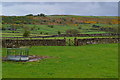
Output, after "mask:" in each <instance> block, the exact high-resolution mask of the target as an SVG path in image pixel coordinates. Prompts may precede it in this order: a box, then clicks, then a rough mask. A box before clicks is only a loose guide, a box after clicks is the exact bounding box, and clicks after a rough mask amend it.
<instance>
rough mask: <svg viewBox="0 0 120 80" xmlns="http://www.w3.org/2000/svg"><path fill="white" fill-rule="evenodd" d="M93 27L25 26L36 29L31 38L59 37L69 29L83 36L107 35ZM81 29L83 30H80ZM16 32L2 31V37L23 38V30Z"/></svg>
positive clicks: (32, 31)
mask: <svg viewBox="0 0 120 80" xmlns="http://www.w3.org/2000/svg"><path fill="white" fill-rule="evenodd" d="M92 25H93V24H79V26H70V25H54V26H53V28H51V27H48V25H33V24H30V25H28V24H26V25H25V26H28V27H29V28H33V27H34V30H30V36H40V35H57V34H58V31H60V32H61V34H65V32H66V30H68V29H76V30H78V31H79V32H80V33H82V34H97V33H107V32H105V31H99V30H92V29H93V28H92ZM97 25H98V24H97ZM100 25H102V24H100ZM102 26H108V25H105V24H104V25H102ZM110 26H111V25H110ZM3 27H5V28H7V27H10V25H9V24H3ZM79 27H80V28H81V29H79ZM113 27H114V26H113ZM14 32H16V33H13V31H11V30H3V31H2V36H3V37H22V36H23V33H24V31H23V29H22V28H18V29H17V30H16V31H14Z"/></svg>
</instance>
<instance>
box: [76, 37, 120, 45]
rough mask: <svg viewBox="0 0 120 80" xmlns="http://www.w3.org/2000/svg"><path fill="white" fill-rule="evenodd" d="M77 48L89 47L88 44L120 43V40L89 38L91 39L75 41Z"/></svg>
mask: <svg viewBox="0 0 120 80" xmlns="http://www.w3.org/2000/svg"><path fill="white" fill-rule="evenodd" d="M74 41H75V46H81V45H87V44H108V43H119V42H120V38H89V39H75V40H74Z"/></svg>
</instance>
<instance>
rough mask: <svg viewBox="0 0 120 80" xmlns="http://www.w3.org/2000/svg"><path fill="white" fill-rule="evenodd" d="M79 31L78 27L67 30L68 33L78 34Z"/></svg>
mask: <svg viewBox="0 0 120 80" xmlns="http://www.w3.org/2000/svg"><path fill="white" fill-rule="evenodd" d="M78 33H79V31H78V30H77V29H68V30H66V34H72V35H76V34H78Z"/></svg>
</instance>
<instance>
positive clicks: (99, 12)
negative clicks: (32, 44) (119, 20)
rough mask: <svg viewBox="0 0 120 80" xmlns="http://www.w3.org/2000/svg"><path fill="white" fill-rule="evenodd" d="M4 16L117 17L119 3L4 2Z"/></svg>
mask: <svg viewBox="0 0 120 80" xmlns="http://www.w3.org/2000/svg"><path fill="white" fill-rule="evenodd" d="M2 6H3V7H2V8H3V9H2V10H3V11H2V12H3V15H26V14H30V13H32V14H38V13H45V14H47V15H54V14H66V15H88V16H89V15H93V16H117V15H118V4H117V2H3V4H2Z"/></svg>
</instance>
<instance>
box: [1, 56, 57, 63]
mask: <svg viewBox="0 0 120 80" xmlns="http://www.w3.org/2000/svg"><path fill="white" fill-rule="evenodd" d="M28 57H29V60H27V61H15V62H36V61H39V60H42V59H46V58H56V57H52V56H38V55H30V56H28ZM2 61H3V62H4V61H10V60H7V57H2Z"/></svg>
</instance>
